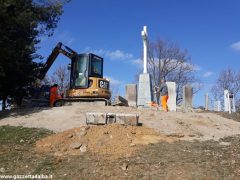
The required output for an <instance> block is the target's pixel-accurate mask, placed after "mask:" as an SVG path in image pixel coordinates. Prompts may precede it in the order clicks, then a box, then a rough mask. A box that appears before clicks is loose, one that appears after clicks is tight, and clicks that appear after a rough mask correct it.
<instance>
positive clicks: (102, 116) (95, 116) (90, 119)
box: [86, 112, 107, 125]
mask: <svg viewBox="0 0 240 180" xmlns="http://www.w3.org/2000/svg"><path fill="white" fill-rule="evenodd" d="M106 121H107V114H106V113H95V112H93V113H92V112H87V113H86V124H95V125H100V124H106V123H107V122H106Z"/></svg>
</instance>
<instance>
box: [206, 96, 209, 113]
mask: <svg viewBox="0 0 240 180" xmlns="http://www.w3.org/2000/svg"><path fill="white" fill-rule="evenodd" d="M205 110H206V111H208V110H209V96H208V93H206V94H205Z"/></svg>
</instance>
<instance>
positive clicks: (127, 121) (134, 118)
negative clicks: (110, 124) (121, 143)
mask: <svg viewBox="0 0 240 180" xmlns="http://www.w3.org/2000/svg"><path fill="white" fill-rule="evenodd" d="M138 119H139V115H138V114H116V123H118V124H124V125H132V126H137V125H138Z"/></svg>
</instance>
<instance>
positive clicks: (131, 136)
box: [36, 124, 178, 159]
mask: <svg viewBox="0 0 240 180" xmlns="http://www.w3.org/2000/svg"><path fill="white" fill-rule="evenodd" d="M176 140H178V137H173V136H163V135H160V134H159V133H157V132H156V131H155V130H154V129H152V128H146V127H143V126H138V127H136V126H123V125H119V124H111V125H104V126H83V127H80V128H74V129H70V130H67V131H64V132H61V133H57V134H54V135H51V136H48V137H46V138H43V139H41V140H39V141H37V142H36V149H37V151H38V152H39V151H40V152H52V153H54V155H56V156H64V155H80V154H84V153H85V152H91V153H93V154H95V155H104V157H110V158H113V159H115V158H120V157H130V156H132V155H133V154H134V152H135V151H136V150H137V149H139V148H142V147H143V146H144V145H147V144H149V143H157V142H159V141H167V142H172V141H176Z"/></svg>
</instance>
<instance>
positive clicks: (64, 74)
mask: <svg viewBox="0 0 240 180" xmlns="http://www.w3.org/2000/svg"><path fill="white" fill-rule="evenodd" d="M51 82H52V84H54V83H56V84H58V86H59V91H60V92H65V91H66V90H67V89H68V85H69V73H68V70H67V68H66V67H63V66H59V67H58V68H57V69H56V70H55V71H54V73H53V75H52V76H51Z"/></svg>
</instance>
